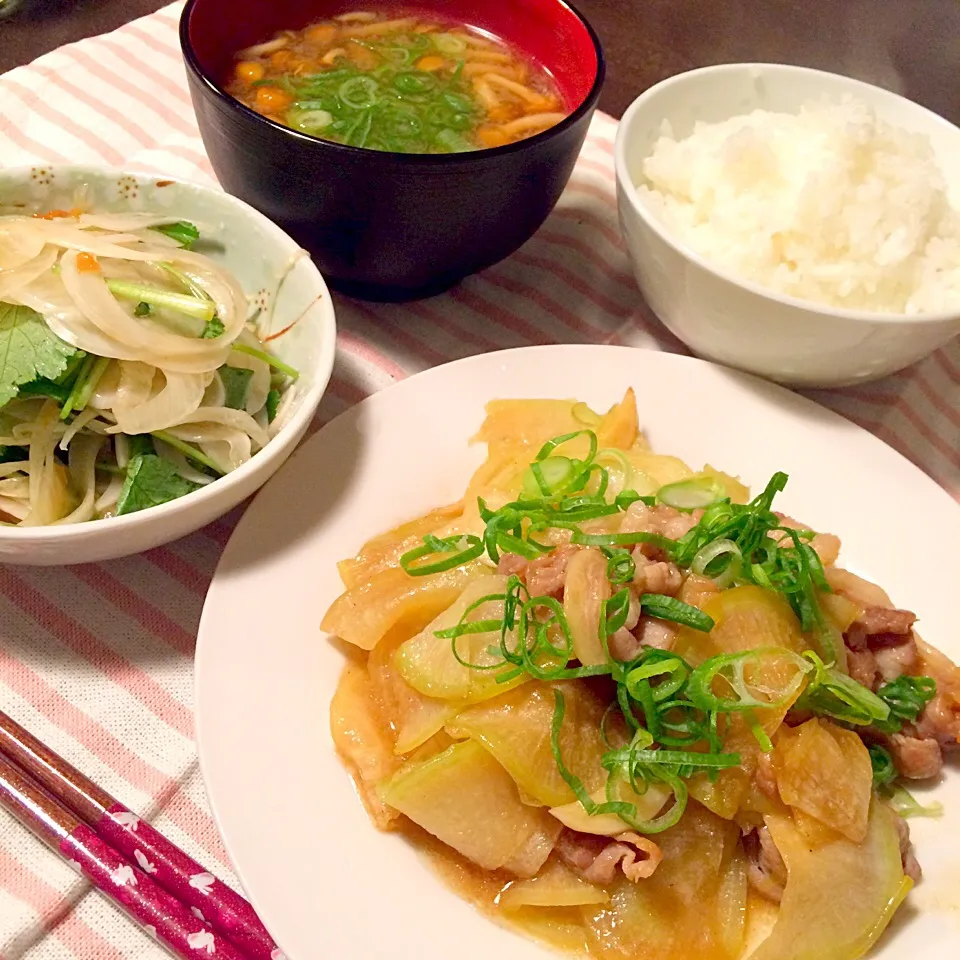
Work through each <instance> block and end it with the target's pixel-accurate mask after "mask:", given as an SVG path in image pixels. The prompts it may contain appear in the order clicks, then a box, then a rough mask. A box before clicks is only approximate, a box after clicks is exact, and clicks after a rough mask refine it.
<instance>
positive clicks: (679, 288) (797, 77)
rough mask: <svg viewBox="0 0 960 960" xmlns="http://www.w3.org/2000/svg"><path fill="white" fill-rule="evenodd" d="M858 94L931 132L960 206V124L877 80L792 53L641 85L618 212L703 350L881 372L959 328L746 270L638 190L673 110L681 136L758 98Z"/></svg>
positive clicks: (658, 291) (815, 380)
mask: <svg viewBox="0 0 960 960" xmlns="http://www.w3.org/2000/svg"><path fill="white" fill-rule="evenodd" d="M845 95H847V96H854V97H856V98H857V99H859V100H862V101H865V102H866V103H868V104H870V105H871V106H872V107H873V108H874V109H875V110H876V111H877V114H878V116H880V117H881V118H882V119H884V120H886V121H888V122H889V123H891V124H895V125H896V126H898V127H902V128H903V129H905V130H910V131H913V132H917V133H922V134H925V135H926V136H927V137H928V138H929V139H930V142H931V144H932V147H933V150H934V153H935V155H936V158H937V162H938V163H939V165H940V167H941V169H942V170H943V173H944V176H945V177H946V180H947V182H948V183H949V184H951V187H952V189H951V202H952V203H953V205H954V206H955V207H960V129H958V128H957V127H955V126H953V124H951V123H948V122H947V121H946V120H944V119H943V118H942V117H939V116H937V114H935V113H932V112H931V111H929V110H927V109H925V108H924V107H921V106H919V105H918V104H916V103H913V102H912V101H910V100H906V99H904V98H903V97H900V96H897V95H896V94H894V93H890V92H889V91H887V90H883V89H881V88H879V87H875V86H872V85H870V84H867V83H861V82H860V81H858V80H851V79H850V78H848V77H841V76H837V75H836V74H832V73H824V72H822V71H820V70H810V69H807V68H804V67H793V66H786V65H783V64H764V63H730V64H723V65H721V66H715V67H704V68H702V69H699V70H691V71H689V72H688V73H682V74H679V75H678V76H675V77H671V78H670V79H669V80H664V81H663V82H662V83H658V84H657V85H656V86H653V87H651V88H650V89H649V90H647V91H645V92H644V93H643V94H641V96H639V97H638V98H637V99H636V100H634V102H633V103H632V104H631V106H630V107H629V108H628V109H627V112H626V113H625V114H624V115H623V120H622V121H621V122H620V128H619V130H618V132H617V141H616V147H615V150H614V155H615V162H616V174H617V198H618V206H619V210H620V224H621V228H622V230H623V234H624V237H625V238H626V242H627V248H628V250H629V252H630V258H631V260H632V262H633V269H634V272H635V274H636V277H637V282H638V284H639V286H640V292H641V293H642V294H643V296H644V298H645V299H646V301H647V302H648V303H649V304H650V306H651V308H652V309H653V310H654V312H655V313H656V314H657V316H658V317H659V318H660V319H661V320H662V321H663V323H664V324H666V326H667V327H669V329H670V330H671V331H672V332H673V333H675V334H676V335H677V336H678V337H679V338H680V339H681V340H683V341H684V342H685V343H686V344H687V345H688V346H689V347H690V348H691V349H692V350H693V351H694V352H695V353H696V354H697V355H698V356H701V357H704V358H706V359H709V360H715V361H717V362H718V363H723V364H727V365H728V366H733V367H738V368H740V369H742V370H748V371H750V372H751V373H756V374H760V375H761V376H765V377H769V378H771V379H773V380H778V381H780V382H781V383H787V384H791V385H795V386H824V387H830V386H842V385H846V384H852V383H858V382H862V381H867V380H875V379H877V378H879V377H882V376H885V375H886V374H888V373H893V372H894V371H895V370H900V369H901V368H903V367H906V366H908V365H909V364H911V363H914V362H915V361H917V360H920V359H921V358H922V357H925V356H926V355H927V354H929V353H931V352H932V351H933V350H935V349H937V348H938V347H940V346H942V345H943V344H944V343H946V342H947V341H948V340H950V339H951V338H952V337H954V336H955V335H956V334H958V333H960V311H958V312H955V313H949V314H926V315H921V316H904V315H899V314H881V313H870V312H860V311H853V310H841V309H837V308H834V307H830V306H819V305H817V304H815V303H810V302H806V301H801V300H797V299H794V298H792V297H787V296H782V295H779V294H777V293H774V292H772V291H769V290H765V289H764V288H762V287H760V286H758V285H756V284H754V283H751V282H749V281H746V280H740V279H738V278H737V277H735V276H734V275H733V274H731V273H729V272H727V271H725V270H724V269H722V268H718V267H715V266H712V265H711V264H710V263H708V262H707V261H706V260H705V259H704V258H703V257H701V256H699V255H698V254H696V253H694V252H693V251H692V250H691V249H689V248H688V247H686V246H685V245H684V244H683V242H682V241H680V240H678V239H677V238H676V237H675V236H673V235H672V234H671V233H670V232H669V231H668V229H667V228H666V227H665V226H664V224H662V223H661V222H660V221H659V220H658V219H657V217H656V215H655V213H654V212H653V211H652V210H651V209H650V208H649V206H648V205H647V204H646V203H645V201H644V200H643V199H642V198H641V197H640V196H639V195H638V193H637V190H636V184H638V183H640V182H642V179H643V175H642V170H643V161H644V160H645V159H646V158H647V157H648V156H649V155H650V153H651V152H652V150H653V145H654V143H655V142H656V140H657V139H658V138H659V136H660V133H661V125H662V123H663V121H664V120H667V121H669V122H670V124H671V126H672V128H673V133H674V135H675V136H677V137H684V136H687V135H688V134H689V133H691V132H692V130H693V126H694V124H695V123H697V122H698V121H705V122H708V123H715V122H717V121H720V120H726V119H728V118H729V117H732V116H736V115H738V114H743V113H748V112H750V111H751V110H756V109H762V110H778V111H784V112H796V111H798V110H799V108H800V107H801V106H802V105H803V104H804V103H805V102H808V101H810V100H816V99H819V98H821V97H829V98H830V99H831V100H834V101H835V100H837V99H839V98H841V97H843V96H845Z"/></svg>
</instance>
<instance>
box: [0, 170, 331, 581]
mask: <svg viewBox="0 0 960 960" xmlns="http://www.w3.org/2000/svg"><path fill="white" fill-rule="evenodd" d="M80 200H84V201H85V202H86V203H88V204H90V206H91V208H92V209H94V210H97V211H109V212H120V211H129V210H161V211H164V212H166V211H169V212H170V214H171V216H172V217H173V218H174V219H183V220H190V221H192V222H194V223H196V224H197V225H198V226H200V228H201V238H202V240H203V241H204V246H203V247H202V248H200V249H202V252H203V253H205V254H207V255H208V256H211V257H212V258H213V259H215V260H217V261H218V262H220V263H223V264H224V265H226V266H227V267H228V268H229V269H230V270H232V271H233V272H234V274H235V275H236V276H237V278H238V279H239V280H240V283H241V284H242V286H243V289H244V291H245V292H246V293H247V294H248V295H249V296H251V297H254V298H257V302H258V305H260V306H262V307H263V308H264V309H265V310H266V311H271V310H272V315H271V321H270V330H271V331H277V332H279V331H281V330H284V329H285V328H287V327H290V325H291V324H293V326H292V327H291V328H290V329H289V330H288V331H287V332H285V333H284V334H283V335H282V336H280V337H278V338H277V339H275V340H273V341H272V342H271V348H272V349H273V351H274V352H275V353H276V354H277V356H278V357H280V359H281V360H284V361H286V362H287V363H289V364H291V365H292V366H294V367H296V368H297V370H299V371H300V377H299V379H298V380H297V382H296V384H295V385H294V386H293V387H292V388H291V389H294V390H296V391H297V392H296V396H295V399H294V400H293V406H292V407H291V412H290V416H289V417H288V419H287V422H286V423H285V424H284V426H283V427H282V428H281V430H280V431H279V432H278V433H277V435H276V437H274V438H273V439H272V440H271V441H270V443H269V444H267V446H266V447H264V448H263V450H261V451H260V452H259V453H257V454H255V455H254V456H253V457H252V458H251V459H250V460H249V461H248V462H247V463H245V464H244V465H243V466H242V467H240V468H239V469H237V470H235V471H233V472H232V473H230V474H228V475H227V476H225V477H223V478H221V479H219V480H216V481H215V482H214V483H211V484H209V485H208V486H206V487H204V488H203V489H201V490H197V491H195V492H193V493H190V494H188V495H187V496H185V497H181V498H180V499H179V500H173V501H171V502H170V503H164V504H161V505H160V506H157V507H151V508H150V509H148V510H144V511H142V512H139V513H132V514H129V515H127V516H123V517H113V518H110V519H106V520H91V521H89V522H88V523H78V524H72V525H69V526H57V527H0V562H4V563H25V564H43V565H52V564H68V563H89V562H93V561H99V560H108V559H112V558H115V557H124V556H128V555H130V554H132V553H139V552H140V551H142V550H149V549H150V548H151V547H156V546H159V545H160V544H162V543H168V542H170V541H171V540H176V539H177V538H178V537H182V536H185V535H186V534H188V533H192V532H193V531H194V530H198V529H199V528H200V527H202V526H204V525H205V524H207V523H210V522H211V521H212V520H215V519H216V518H217V517H219V516H221V515H222V514H224V513H226V512H227V511H228V510H230V509H232V508H233V507H235V506H236V505H237V504H238V503H240V502H241V501H242V500H244V499H246V498H247V497H249V496H250V495H251V494H252V493H253V492H254V491H255V490H257V489H258V488H259V487H260V486H262V485H263V484H264V483H265V482H266V481H267V480H268V479H269V478H270V477H271V476H272V475H273V474H274V473H275V472H276V470H277V469H278V468H279V467H280V465H281V464H282V463H283V462H284V460H286V459H287V457H289V456H290V454H291V453H292V452H293V450H294V448H295V447H296V445H297V442H298V441H299V440H300V438H301V437H302V436H303V433H304V431H305V430H306V429H307V425H308V424H309V423H310V420H311V419H312V417H313V415H314V413H315V412H316V409H317V405H318V404H319V403H320V398H321V397H322V396H323V392H324V390H325V389H326V386H327V381H328V380H329V379H330V373H331V371H332V370H333V361H334V351H335V341H336V324H335V321H334V314H333V304H332V302H331V300H330V294H329V292H328V291H327V287H326V284H325V283H324V282H323V278H322V277H321V276H320V272H319V271H318V270H317V268H316V267H315V266H314V264H313V262H312V261H311V260H310V258H309V257H307V256H301V255H300V248H299V247H298V246H297V244H296V243H294V241H293V240H291V239H290V237H288V236H287V235H286V234H285V233H284V232H283V231H282V230H281V229H280V228H279V227H277V226H276V225H275V224H273V223H272V222H271V221H270V220H268V219H267V218H266V217H264V216H263V215H262V214H260V213H258V212H257V211H256V210H254V209H253V208H252V207H249V206H247V205H246V204H245V203H242V202H241V201H240V200H237V199H235V198H234V197H231V196H229V195H228V194H226V193H223V192H222V191H220V190H216V189H213V188H211V187H204V186H199V185H197V184H192V183H185V182H182V181H174V180H168V179H161V178H157V177H154V176H146V175H143V174H133V173H123V172H121V171H116V170H105V169H98V168H86V167H56V166H46V167H33V168H21V169H9V170H0V204H2V205H3V208H4V212H10V210H9V208H10V207H11V206H13V207H20V208H22V209H25V210H27V211H40V210H51V209H70V208H72V207H74V206H76V205H77V203H78V201H80ZM208 241H209V242H208ZM281 279H282V283H281Z"/></svg>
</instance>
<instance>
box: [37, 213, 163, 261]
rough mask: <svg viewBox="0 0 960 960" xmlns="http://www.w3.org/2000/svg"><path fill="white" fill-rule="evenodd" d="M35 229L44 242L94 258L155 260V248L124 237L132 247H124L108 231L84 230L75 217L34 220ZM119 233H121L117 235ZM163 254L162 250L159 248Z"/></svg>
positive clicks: (135, 239)
mask: <svg viewBox="0 0 960 960" xmlns="http://www.w3.org/2000/svg"><path fill="white" fill-rule="evenodd" d="M29 219H30V221H31V222H33V223H35V224H37V229H38V231H39V233H40V236H41V237H42V238H43V240H44V242H45V243H52V244H54V245H56V246H58V247H66V248H67V249H69V250H82V251H83V252H85V253H92V254H93V255H94V256H97V257H116V258H117V259H118V260H144V261H150V260H158V259H160V258H159V257H158V256H157V251H154V250H150V249H149V246H147V245H145V244H143V243H142V242H141V241H139V240H138V239H137V238H136V237H130V236H129V235H128V236H127V242H129V243H133V244H135V245H136V246H135V247H127V246H124V245H123V244H120V243H116V242H113V241H112V240H111V239H106V238H107V237H110V235H109V234H106V235H104V234H101V233H97V232H96V231H95V230H84V229H82V228H81V227H80V226H79V224H77V222H76V221H75V220H63V219H59V218H58V219H56V220H34V219H33V218H29ZM121 236H122V235H121ZM163 252H164V253H166V251H165V250H164V251H163Z"/></svg>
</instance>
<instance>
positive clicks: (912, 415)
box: [897, 404, 960, 469]
mask: <svg viewBox="0 0 960 960" xmlns="http://www.w3.org/2000/svg"><path fill="white" fill-rule="evenodd" d="M897 409H898V410H899V412H900V413H901V414H903V416H904V419H906V420H908V421H909V422H910V425H911V426H912V427H913V428H914V429H915V430H916V431H917V432H918V433H920V434H922V435H923V437H924V439H926V441H927V443H929V444H930V446H931V447H933V448H934V449H935V450H936V451H937V452H938V453H939V454H940V455H941V456H942V457H943V458H944V459H945V460H946V461H947V463H949V464H950V465H951V466H952V467H955V468H957V469H960V450H956V449H955V448H954V447H953V446H952V445H951V444H949V443H947V442H946V441H945V440H943V439H942V438H941V437H940V435H939V434H938V433H936V432H935V431H934V430H932V429H931V428H930V426H929V424H927V423H926V422H925V421H924V419H923V418H922V417H920V416H918V415H917V412H916V411H915V410H914V409H913V408H912V407H910V406H909V405H907V404H898V405H897Z"/></svg>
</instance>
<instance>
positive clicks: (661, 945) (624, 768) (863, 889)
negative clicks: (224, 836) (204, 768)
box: [323, 392, 960, 960]
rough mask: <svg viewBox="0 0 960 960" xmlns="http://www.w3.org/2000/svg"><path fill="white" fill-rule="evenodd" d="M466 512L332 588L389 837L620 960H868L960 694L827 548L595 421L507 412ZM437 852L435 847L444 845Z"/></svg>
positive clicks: (350, 712) (512, 913) (356, 765)
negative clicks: (915, 783) (429, 853)
mask: <svg viewBox="0 0 960 960" xmlns="http://www.w3.org/2000/svg"><path fill="white" fill-rule="evenodd" d="M478 439H479V440H481V441H485V442H486V443H487V444H488V458H487V461H486V462H485V463H484V465H483V466H482V467H481V468H480V469H479V470H478V471H477V472H476V474H475V475H474V477H473V479H472V481H471V483H470V485H469V487H468V489H467V491H466V494H465V495H464V498H463V499H462V500H461V501H459V502H458V503H455V504H452V505H450V506H447V507H442V508H439V509H437V510H435V511H433V512H432V513H430V514H427V515H426V516H424V517H421V518H419V519H416V520H413V521H411V522H409V523H406V524H404V525H403V526H401V527H398V528H397V529H396V530H393V531H390V532H389V533H385V534H383V535H381V536H378V537H375V538H374V539H372V540H370V541H369V542H368V543H367V544H365V545H364V546H363V548H362V549H361V550H360V552H359V554H358V555H357V556H356V557H355V558H353V559H350V560H345V561H344V562H343V563H342V564H341V565H340V572H341V576H342V578H343V582H344V585H345V588H346V589H345V592H344V593H343V594H342V596H340V598H339V599H338V600H337V601H336V602H335V603H334V604H333V606H332V607H331V608H330V610H329V611H328V613H327V614H326V618H325V620H324V622H323V627H324V629H325V630H327V631H328V632H329V633H331V634H334V635H337V636H339V637H341V638H342V639H343V640H345V641H347V642H348V643H350V644H352V645H354V646H355V647H356V648H357V649H358V652H359V655H358V657H357V658H356V660H354V661H352V662H351V663H350V664H349V665H348V667H347V670H346V672H345V673H344V676H343V678H342V680H341V682H340V686H339V688H338V691H337V694H336V697H335V699H334V701H333V704H332V708H331V722H332V730H333V735H334V739H335V742H336V745H337V748H338V750H339V751H340V753H341V756H342V757H343V759H344V761H345V762H346V763H347V765H348V766H349V768H350V769H351V771H352V773H353V774H354V776H355V779H356V781H357V783H358V785H359V788H360V791H361V796H362V797H363V799H364V802H365V804H366V806H367V809H368V811H369V813H370V815H371V817H372V819H373V820H374V822H375V823H376V824H377V826H379V827H381V828H382V829H388V830H394V829H400V830H404V831H406V832H408V833H409V834H410V835H411V836H413V837H414V838H415V839H416V840H417V841H418V842H421V843H424V844H427V845H428V846H430V848H431V849H432V850H433V851H434V852H435V853H438V855H439V856H441V858H442V859H444V860H445V861H447V862H455V863H456V864H457V865H458V867H459V869H458V871H456V875H457V876H458V877H459V878H460V881H461V886H463V883H464V878H468V879H469V882H468V883H467V886H468V887H469V890H468V891H467V892H468V893H469V895H470V896H471V897H472V898H473V899H474V900H475V901H477V902H478V903H479V904H480V905H481V906H482V907H484V908H485V909H487V910H489V911H491V912H496V913H498V914H499V915H500V916H501V917H502V918H505V919H507V920H510V921H512V922H514V923H517V924H519V925H520V926H522V927H525V928H527V929H528V930H530V931H531V932H533V933H534V934H535V935H536V936H540V937H546V938H547V939H550V940H552V941H553V942H555V943H557V944H560V945H562V946H565V947H569V948H570V949H574V950H583V949H584V948H586V949H587V950H588V951H589V952H590V953H591V954H593V955H594V956H596V957H600V958H605V960H606V958H610V960H621V958H638V960H639V958H644V960H650V958H658V960H660V958H662V960H688V958H690V957H693V956H696V957H698V958H718V960H720V958H736V957H740V956H743V955H744V954H745V952H747V951H748V949H750V950H753V951H754V952H752V953H751V956H752V957H755V958H757V960H788V958H800V957H813V956H816V957H817V958H818V960H855V958H856V957H859V956H862V954H863V953H864V952H865V951H866V950H867V949H868V948H869V947H870V946H871V944H872V943H873V942H874V941H875V940H876V938H877V937H879V935H880V934H881V933H882V931H883V929H884V928H885V926H886V925H887V923H888V921H889V920H890V918H891V916H892V915H893V913H894V911H895V910H896V908H897V907H898V905H899V904H900V903H901V901H902V900H903V898H904V897H905V896H906V895H907V893H908V891H909V890H910V888H911V886H912V885H913V884H914V883H915V882H916V881H917V880H918V879H919V866H918V864H917V861H916V859H915V857H914V855H913V851H912V847H911V844H910V840H909V832H908V830H907V825H906V823H905V821H904V819H903V817H902V814H910V813H916V812H918V805H917V804H916V803H915V801H913V800H912V798H911V797H910V795H909V794H908V793H907V792H906V790H905V789H904V788H903V786H902V782H903V781H904V780H905V779H913V778H920V779H926V778H929V777H932V776H935V775H936V774H937V773H939V771H940V768H941V765H942V763H943V757H944V753H945V752H947V751H949V750H951V749H953V748H955V747H956V745H957V737H958V734H960V673H958V670H957V668H956V667H955V666H954V665H953V663H951V662H950V661H949V660H948V659H947V658H946V657H945V656H943V655H942V654H940V653H939V652H937V651H936V650H934V649H933V648H932V647H929V646H928V645H926V644H925V643H924V642H923V641H922V640H920V638H919V637H918V636H917V634H916V632H915V630H914V626H915V622H916V617H915V616H914V615H913V614H912V613H911V612H909V611H905V610H899V609H897V608H896V607H895V606H894V604H893V603H892V602H891V600H890V598H889V597H888V596H887V594H886V593H884V592H883V590H881V589H880V588H879V587H877V586H875V585H873V584H871V583H869V582H867V581H865V580H863V579H861V578H860V577H858V576H855V575H854V574H853V573H850V572H848V571H846V570H844V569H842V568H841V567H839V566H837V560H838V554H839V549H840V542H839V540H838V539H837V538H836V537H835V536H831V535H829V534H819V533H816V532H814V531H813V530H812V529H810V528H808V527H807V526H806V525H805V524H803V523H799V522H797V521H795V520H792V519H791V518H789V517H787V516H785V515H784V514H782V513H779V512H777V511H776V510H775V509H774V505H775V500H776V497H777V495H778V493H779V492H780V491H781V490H782V489H783V488H784V486H785V485H786V482H787V477H786V476H785V475H783V474H777V475H775V476H774V477H773V478H772V479H771V480H770V482H769V484H768V485H767V486H766V488H765V489H764V490H763V491H762V492H760V493H759V495H757V496H755V497H754V498H753V499H749V498H748V491H747V490H746V488H745V487H743V485H742V484H740V483H739V481H737V480H736V479H734V478H732V477H730V476H728V475H726V474H724V473H721V472H719V471H717V470H715V469H713V468H711V467H709V466H708V467H705V468H704V470H703V471H701V472H699V473H694V472H693V471H691V470H690V469H689V468H688V467H687V466H686V465H685V464H683V463H682V462H680V461H679V460H677V459H675V458H672V457H667V456H661V455H658V454H655V453H653V452H651V450H650V449H649V447H648V445H647V443H646V441H645V439H644V437H643V435H642V434H641V433H640V431H639V428H638V421H637V413H636V406H635V401H634V397H633V394H632V392H629V393H628V394H627V396H626V398H625V399H624V400H623V402H622V403H620V404H618V405H617V406H615V407H613V408H612V409H611V410H610V411H609V412H608V413H607V414H606V415H603V416H600V415H598V414H595V413H594V412H593V411H591V410H589V409H588V408H586V407H585V406H584V405H583V404H575V403H573V402H565V401H552V400H544V401H496V402H494V403H491V404H490V405H489V407H488V411H487V419H486V421H485V423H484V426H483V428H482V430H481V431H480V434H479V436H478ZM438 841H439V842H438Z"/></svg>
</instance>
